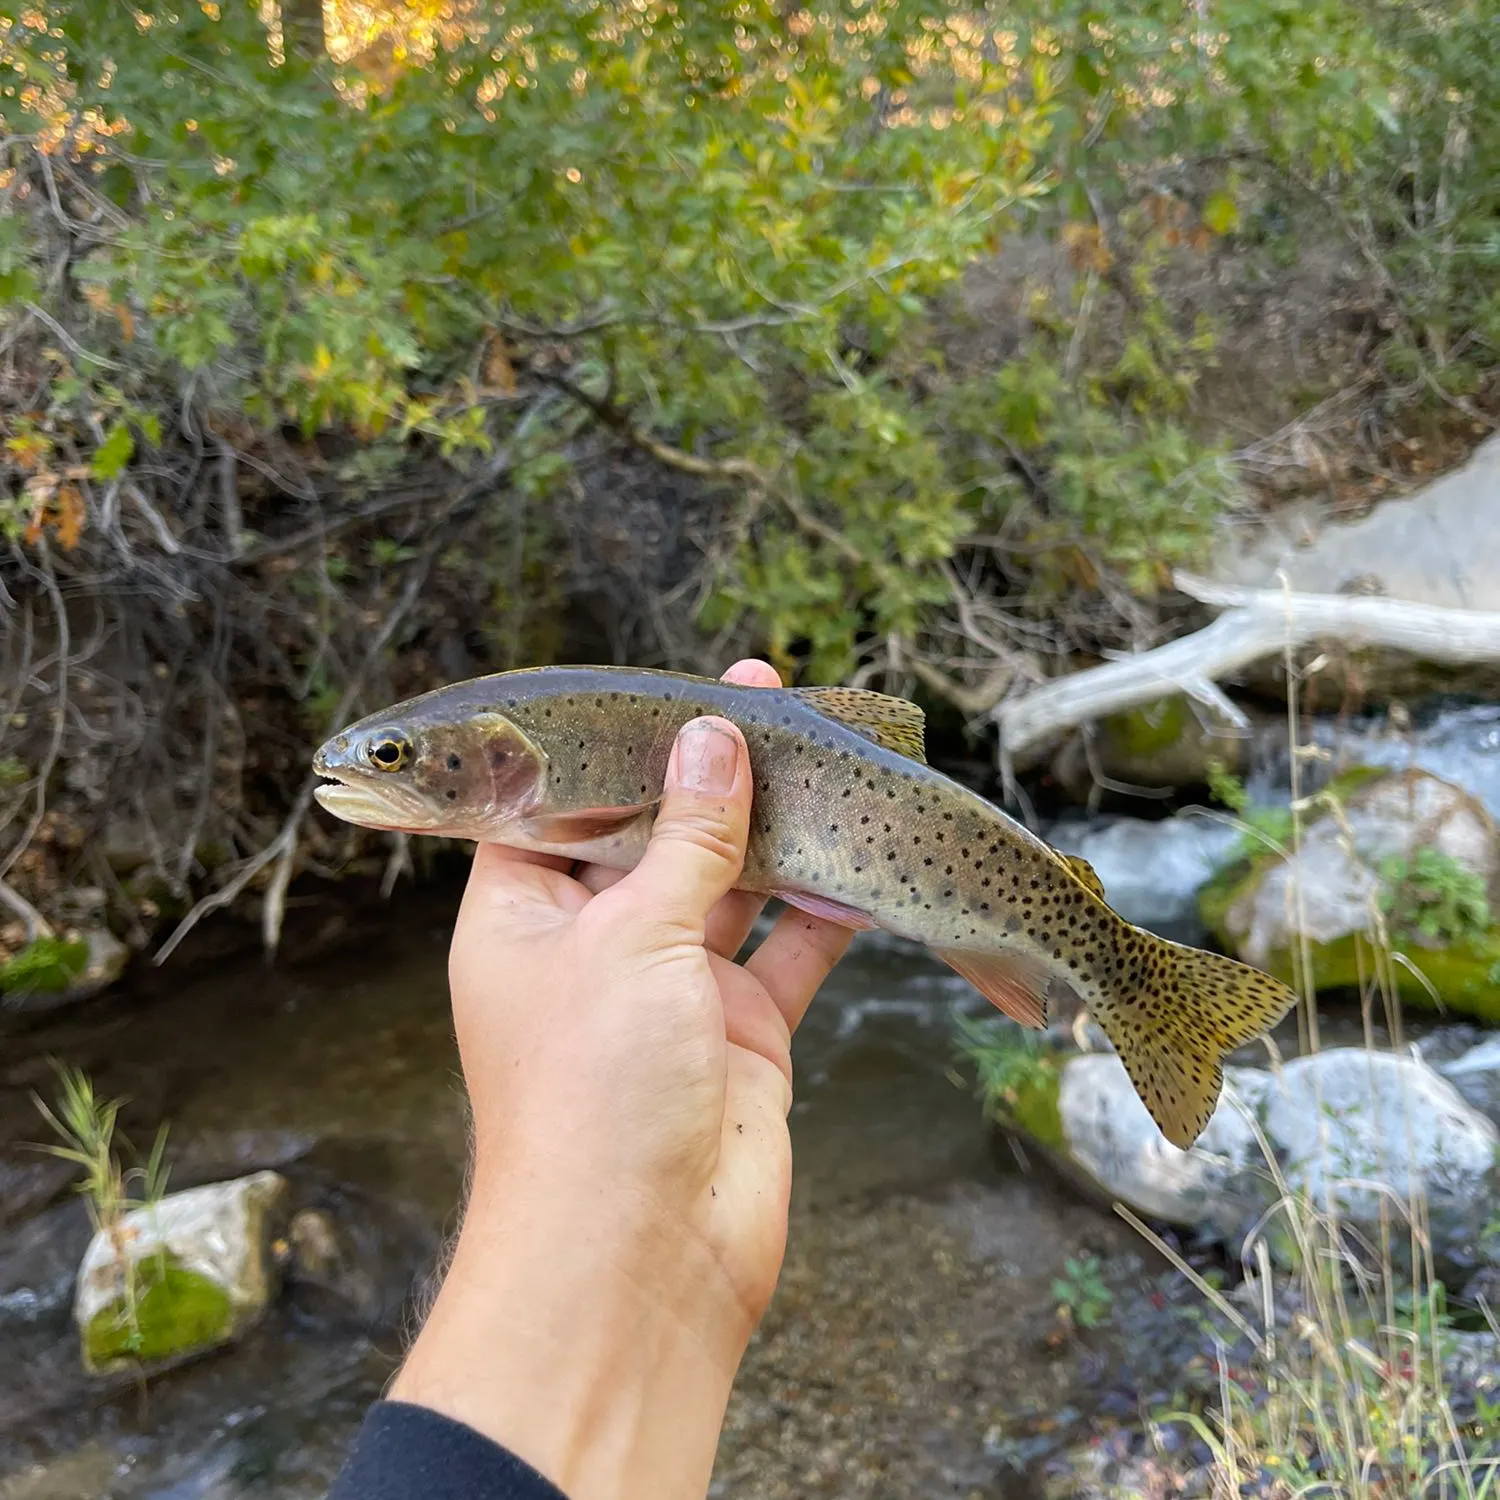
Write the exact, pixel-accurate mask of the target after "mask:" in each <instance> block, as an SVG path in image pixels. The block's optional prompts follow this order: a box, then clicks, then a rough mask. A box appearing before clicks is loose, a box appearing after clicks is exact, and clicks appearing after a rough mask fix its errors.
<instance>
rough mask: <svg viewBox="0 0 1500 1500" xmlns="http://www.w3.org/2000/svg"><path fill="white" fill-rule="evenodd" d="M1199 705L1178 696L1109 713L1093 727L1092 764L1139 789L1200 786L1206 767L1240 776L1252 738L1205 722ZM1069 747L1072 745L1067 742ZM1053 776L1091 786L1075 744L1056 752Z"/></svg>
mask: <svg viewBox="0 0 1500 1500" xmlns="http://www.w3.org/2000/svg"><path fill="white" fill-rule="evenodd" d="M1204 713H1205V710H1204V709H1203V708H1202V706H1201V705H1197V704H1193V703H1190V702H1189V701H1188V699H1187V698H1186V697H1185V696H1183V695H1182V694H1181V693H1176V694H1172V695H1169V696H1168V697H1165V698H1158V699H1157V700H1156V701H1155V702H1153V703H1146V704H1142V705H1141V706H1139V707H1137V708H1130V709H1124V710H1122V711H1121V712H1120V713H1117V714H1110V715H1108V716H1107V717H1106V718H1103V719H1101V720H1099V721H1098V723H1097V724H1096V725H1095V726H1094V730H1093V736H1094V743H1093V761H1094V763H1095V764H1096V765H1097V766H1098V768H1099V769H1100V770H1101V771H1103V773H1104V774H1105V775H1106V776H1109V777H1112V778H1113V779H1115V780H1118V781H1125V782H1132V783H1134V784H1136V785H1139V786H1172V787H1180V786H1199V785H1202V784H1204V783H1205V782H1206V781H1207V780H1208V776H1209V771H1210V769H1211V768H1214V767H1217V768H1218V769H1220V770H1227V771H1231V772H1239V771H1242V770H1243V769H1244V766H1245V762H1246V760H1247V759H1248V754H1249V750H1250V746H1251V744H1252V735H1247V734H1246V733H1245V732H1244V731H1243V730H1242V729H1241V728H1239V727H1237V726H1232V725H1229V724H1228V723H1221V722H1216V721H1215V720H1213V719H1207V720H1206V719H1205V717H1204ZM1070 743H1072V742H1070ZM1053 774H1054V775H1056V776H1058V777H1059V779H1060V780H1062V782H1063V784H1064V785H1068V786H1070V788H1071V786H1072V784H1073V783H1074V782H1077V783H1078V784H1079V786H1080V787H1086V786H1087V785H1090V784H1092V773H1091V770H1090V767H1089V765H1088V760H1087V758H1086V757H1080V755H1079V753H1078V751H1077V747H1076V743H1075V744H1074V749H1073V753H1072V754H1068V753H1066V750H1065V753H1063V754H1061V755H1060V756H1059V757H1058V759H1057V761H1056V763H1055V764H1054V766H1053Z"/></svg>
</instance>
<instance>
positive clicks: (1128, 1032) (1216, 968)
mask: <svg viewBox="0 0 1500 1500" xmlns="http://www.w3.org/2000/svg"><path fill="white" fill-rule="evenodd" d="M1120 943H1121V950H1122V953H1121V956H1123V957H1126V958H1127V960H1128V961H1127V964H1126V967H1125V969H1124V970H1123V972H1122V973H1121V974H1120V983H1119V984H1118V986H1116V987H1115V988H1114V989H1113V990H1112V991H1111V992H1108V993H1104V994H1100V995H1094V996H1090V997H1089V1000H1088V1007H1089V1009H1090V1011H1092V1012H1093V1015H1094V1019H1095V1020H1096V1021H1098V1023H1099V1025H1100V1027H1101V1028H1103V1031H1104V1034H1105V1035H1106V1036H1107V1037H1108V1038H1109V1040H1110V1042H1111V1043H1112V1044H1113V1046H1114V1049H1115V1051H1116V1052H1117V1053H1118V1054H1119V1057H1120V1061H1121V1062H1122V1063H1124V1065H1125V1071H1126V1073H1127V1074H1129V1076H1130V1081H1131V1083H1132V1084H1134V1086H1135V1091H1136V1093H1137V1094H1139V1095H1140V1097H1141V1102H1142V1103H1143V1104H1144V1105H1145V1106H1146V1108H1147V1110H1149V1111H1150V1114H1151V1118H1152V1119H1153V1120H1155V1121H1156V1124H1157V1127H1158V1128H1159V1129H1160V1131H1161V1133H1162V1134H1163V1135H1164V1136H1165V1137H1166V1138H1167V1139H1168V1140H1169V1141H1171V1143H1172V1144H1173V1145H1174V1146H1179V1147H1181V1148H1182V1149H1183V1150H1184V1151H1185V1150H1187V1148H1188V1147H1189V1146H1191V1145H1192V1144H1193V1142H1194V1141H1196V1140H1197V1139H1198V1137H1199V1136H1200V1135H1201V1134H1202V1133H1203V1130H1204V1127H1205V1126H1206V1125H1207V1124H1208V1122H1209V1120H1210V1119H1211V1118H1212V1117H1213V1112H1214V1110H1215V1109H1216V1108H1217V1106H1218V1103H1219V1094H1220V1092H1221V1090H1222V1089H1223V1086H1224V1058H1225V1057H1226V1056H1227V1055H1228V1054H1229V1053H1231V1052H1233V1051H1234V1050H1235V1049H1236V1048H1238V1047H1243V1046H1244V1045H1245V1043H1246V1042H1250V1041H1254V1040H1255V1038H1256V1037H1259V1036H1264V1035H1265V1034H1266V1033H1267V1032H1268V1031H1270V1030H1271V1028H1272V1027H1273V1026H1275V1025H1276V1023H1277V1022H1278V1021H1280V1020H1281V1018H1282V1017H1283V1016H1284V1015H1285V1014H1286V1013H1287V1011H1288V1010H1290V1009H1291V1007H1292V1006H1293V1004H1295V1003H1296V999H1297V996H1296V994H1295V993H1294V992H1293V991H1292V990H1290V989H1288V988H1287V986H1286V985H1284V984H1282V983H1281V982H1280V981H1279V980H1276V979H1273V978H1271V976H1270V975H1269V974H1263V973H1261V971H1260V970H1259V969H1253V968H1251V967H1250V966H1249V965H1248V964H1242V963H1239V962H1238V961H1237V960H1235V959H1232V958H1225V957H1224V956H1223V955H1221V954H1218V953H1206V952H1204V951H1202V950H1201V949H1198V948H1188V947H1185V946H1183V945H1182V944H1181V943H1172V942H1168V941H1167V940H1166V939H1165V938H1159V937H1155V936H1154V935H1152V934H1151V933H1147V932H1142V931H1141V930H1140V929H1138V928H1134V927H1130V926H1128V925H1125V924H1123V923H1122V924H1121V933H1120ZM1132 950H1133V951H1132Z"/></svg>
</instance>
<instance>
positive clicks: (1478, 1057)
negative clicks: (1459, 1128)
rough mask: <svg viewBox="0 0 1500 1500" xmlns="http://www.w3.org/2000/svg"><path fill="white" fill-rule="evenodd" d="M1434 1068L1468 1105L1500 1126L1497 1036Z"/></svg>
mask: <svg viewBox="0 0 1500 1500" xmlns="http://www.w3.org/2000/svg"><path fill="white" fill-rule="evenodd" d="M1436 1066H1437V1070H1438V1072H1439V1073H1441V1074H1442V1075H1443V1077H1444V1078H1446V1079H1447V1080H1448V1082H1449V1083H1451V1084H1452V1085H1453V1087H1454V1088H1456V1089H1457V1090H1458V1091H1459V1093H1460V1094H1462V1095H1463V1096H1464V1099H1465V1100H1466V1101H1467V1102H1468V1104H1470V1105H1471V1106H1472V1107H1473V1108H1474V1109H1477V1110H1478V1111H1479V1112H1480V1114H1482V1115H1487V1116H1488V1117H1489V1118H1490V1119H1491V1120H1492V1121H1494V1122H1495V1123H1496V1124H1497V1125H1500V1036H1492V1037H1489V1038H1487V1039H1486V1040H1484V1041H1482V1042H1480V1043H1479V1044H1478V1045H1477V1046H1474V1047H1470V1048H1469V1050H1468V1051H1467V1052H1465V1053H1463V1054H1462V1055H1461V1056H1459V1057H1455V1058H1453V1059H1452V1060H1451V1061H1449V1062H1442V1063H1438V1064H1437V1065H1436Z"/></svg>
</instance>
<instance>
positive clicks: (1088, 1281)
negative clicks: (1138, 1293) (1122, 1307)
mask: <svg viewBox="0 0 1500 1500" xmlns="http://www.w3.org/2000/svg"><path fill="white" fill-rule="evenodd" d="M1052 1295H1053V1297H1054V1298H1055V1299H1056V1301H1057V1315H1058V1317H1060V1318H1061V1319H1062V1320H1063V1321H1064V1322H1066V1323H1070V1324H1073V1325H1076V1326H1077V1327H1079V1328H1097V1327H1098V1326H1099V1325H1100V1324H1101V1323H1102V1322H1103V1321H1104V1320H1105V1318H1106V1316H1107V1315H1108V1313H1109V1309H1110V1307H1111V1306H1112V1305H1113V1303H1114V1295H1115V1294H1114V1293H1113V1292H1112V1291H1111V1290H1110V1288H1109V1285H1108V1283H1106V1281H1105V1280H1104V1266H1103V1263H1102V1262H1101V1261H1100V1260H1099V1257H1098V1256H1096V1255H1076V1256H1070V1257H1069V1258H1068V1259H1067V1260H1066V1261H1065V1262H1064V1263H1063V1274H1062V1275H1061V1276H1057V1277H1054V1278H1053V1281H1052Z"/></svg>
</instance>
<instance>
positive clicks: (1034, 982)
mask: <svg viewBox="0 0 1500 1500" xmlns="http://www.w3.org/2000/svg"><path fill="white" fill-rule="evenodd" d="M934 952H936V954H937V956H938V957H939V958H940V959H942V961H943V962H944V963H945V964H947V965H948V967H949V968H950V969H952V970H953V971H954V973H956V974H961V975H963V977H964V978H965V979H967V980H968V981H969V983H970V984H972V985H973V986H974V988H975V989H976V990H978V991H979V993H980V994H981V995H983V996H984V998H985V999H986V1000H988V1001H989V1002H990V1004H991V1005H993V1006H994V1007H995V1008H996V1009H997V1010H1002V1011H1004V1012H1005V1014H1006V1015H1008V1016H1009V1017H1010V1018H1011V1020H1013V1021H1019V1022H1020V1023H1021V1025H1023V1026H1030V1027H1031V1028H1032V1029H1033V1030H1035V1031H1040V1030H1041V1029H1042V1028H1043V1027H1044V1026H1045V1025H1046V1024H1047V986H1048V985H1049V984H1050V983H1051V982H1052V975H1051V972H1050V971H1049V970H1048V969H1047V968H1046V967H1045V966H1044V965H1043V964H1041V963H1039V962H1037V961H1036V960H1035V959H1031V958H1026V957H1023V956H1021V955H1019V954H1015V953H975V952H973V951H971V950H969V949H966V948H937V949H935V950H934Z"/></svg>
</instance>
